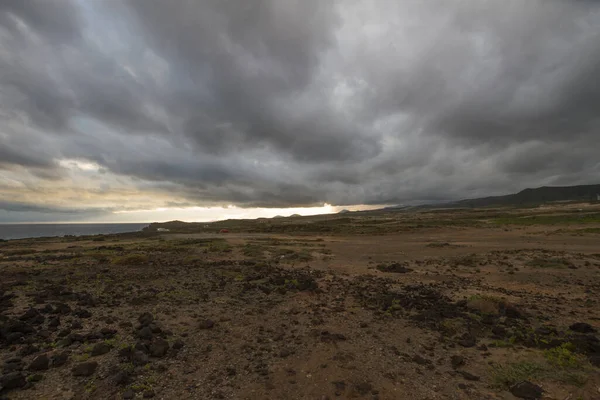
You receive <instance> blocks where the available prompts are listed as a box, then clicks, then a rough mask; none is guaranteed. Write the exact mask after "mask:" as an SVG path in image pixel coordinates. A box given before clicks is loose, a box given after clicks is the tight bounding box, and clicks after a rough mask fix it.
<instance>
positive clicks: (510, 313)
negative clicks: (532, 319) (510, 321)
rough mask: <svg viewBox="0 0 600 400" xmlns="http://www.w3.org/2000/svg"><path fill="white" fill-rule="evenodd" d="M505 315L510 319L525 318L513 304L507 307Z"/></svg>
mask: <svg viewBox="0 0 600 400" xmlns="http://www.w3.org/2000/svg"><path fill="white" fill-rule="evenodd" d="M504 315H506V316H507V317H508V318H515V319H519V318H523V314H522V313H521V311H520V310H519V309H518V308H517V307H515V306H514V305H512V304H506V305H505V309H504Z"/></svg>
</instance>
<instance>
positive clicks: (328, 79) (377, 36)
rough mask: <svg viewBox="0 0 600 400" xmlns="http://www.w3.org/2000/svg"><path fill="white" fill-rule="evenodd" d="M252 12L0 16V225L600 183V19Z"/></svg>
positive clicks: (532, 2)
mask: <svg viewBox="0 0 600 400" xmlns="http://www.w3.org/2000/svg"><path fill="white" fill-rule="evenodd" d="M244 4H245V5H241V4H240V3H239V2H236V1H223V0H207V1H202V2H198V1H192V0H180V1H176V2H165V1H162V0H128V1H123V2H98V1H85V0H83V1H76V0H61V1H52V2H49V1H43V0H28V1H19V2H0V210H3V211H2V212H1V213H0V220H2V219H4V220H9V219H10V220H14V219H15V218H16V217H15V215H17V213H18V218H17V219H19V220H27V219H31V218H41V217H39V215H42V214H43V215H46V216H45V217H43V218H42V219H44V218H45V219H52V217H51V216H52V215H54V214H61V215H64V214H65V213H66V214H70V218H71V219H82V218H85V216H91V215H97V214H102V213H110V212H114V211H122V210H128V209H132V210H142V209H153V208H157V207H171V206H174V205H176V206H188V207H192V206H200V207H202V206H218V205H227V204H235V205H238V206H240V207H300V206H313V205H322V204H323V203H329V204H334V205H349V204H391V203H406V202H411V201H427V200H441V199H456V198H463V197H474V196H479V195H489V194H500V193H505V192H511V191H515V190H519V189H522V188H525V187H534V186H541V185H551V184H560V185H570V184H580V183H597V181H598V177H599V176H600V161H599V159H598V157H597V149H598V148H600V114H599V113H598V111H597V110H598V109H599V108H600V46H598V43H600V4H597V3H596V2H592V1H577V2H564V1H552V0H539V1H537V0H519V1H516V0H507V1H503V2H498V1H475V0H473V1H470V0H469V1H460V2H448V1H441V0H440V1H428V2H417V1H402V2H394V1H387V0H384V1H378V2H371V1H366V0H364V1H363V0H356V1H351V2H348V1H338V2H336V1H330V2H329V1H328V2H324V1H319V0H295V1H294V0H257V1H253V2H250V3H244ZM11 213H12V214H11ZM11 215H13V216H12V217H11ZM27 215H30V216H31V218H28V217H27ZM34 215H37V216H36V217H34Z"/></svg>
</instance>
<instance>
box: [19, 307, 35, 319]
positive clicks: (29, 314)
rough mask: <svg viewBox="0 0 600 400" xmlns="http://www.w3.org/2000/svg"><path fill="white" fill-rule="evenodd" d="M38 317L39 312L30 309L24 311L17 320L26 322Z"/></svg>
mask: <svg viewBox="0 0 600 400" xmlns="http://www.w3.org/2000/svg"><path fill="white" fill-rule="evenodd" d="M39 315H40V312H39V311H38V310H36V309H35V308H30V309H29V310H27V311H25V314H23V315H21V316H20V317H19V319H20V320H21V321H28V320H31V319H34V318H36V317H37V316H39Z"/></svg>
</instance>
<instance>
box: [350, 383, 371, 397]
mask: <svg viewBox="0 0 600 400" xmlns="http://www.w3.org/2000/svg"><path fill="white" fill-rule="evenodd" d="M354 389H356V391H357V392H358V394H360V395H361V396H364V395H367V394H369V392H371V391H372V390H373V385H371V384H370V383H369V382H360V383H358V384H356V385H354Z"/></svg>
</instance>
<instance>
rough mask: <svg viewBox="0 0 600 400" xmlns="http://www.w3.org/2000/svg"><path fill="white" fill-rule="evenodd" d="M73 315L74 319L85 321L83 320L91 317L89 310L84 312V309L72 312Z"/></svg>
mask: <svg viewBox="0 0 600 400" xmlns="http://www.w3.org/2000/svg"><path fill="white" fill-rule="evenodd" d="M73 315H75V316H76V317H79V318H84V319H85V318H90V317H91V316H92V313H91V312H89V310H86V309H85V308H80V309H77V310H75V311H73Z"/></svg>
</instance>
